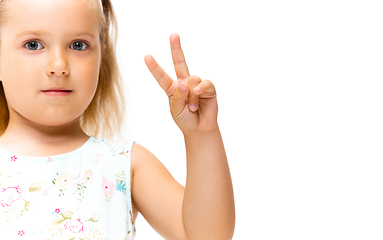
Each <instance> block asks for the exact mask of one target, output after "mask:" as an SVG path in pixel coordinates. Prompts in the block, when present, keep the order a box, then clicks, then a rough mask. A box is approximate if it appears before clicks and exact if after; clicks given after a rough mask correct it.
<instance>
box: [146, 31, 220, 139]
mask: <svg viewBox="0 0 383 240" xmlns="http://www.w3.org/2000/svg"><path fill="white" fill-rule="evenodd" d="M170 47H171V52H172V58H173V63H174V68H175V71H176V75H177V80H176V81H173V79H172V78H171V77H170V76H169V75H168V74H167V73H166V72H165V71H164V70H163V69H162V68H161V66H160V65H158V63H157V62H156V60H154V58H153V57H152V56H151V55H146V56H145V63H146V66H147V67H148V69H149V70H150V72H151V73H152V75H153V76H154V78H155V79H156V80H157V82H158V84H159V85H160V86H161V88H162V89H163V90H164V91H165V92H166V94H167V95H168V97H169V105H170V112H171V114H172V117H173V119H174V121H175V122H176V124H177V125H178V127H179V128H180V129H181V131H182V132H183V133H184V134H190V133H195V132H211V131H214V130H217V129H218V124H217V114H218V104H217V99H216V91H215V87H214V85H213V83H212V82H210V81H209V80H204V81H202V80H201V79H200V78H199V77H197V76H190V74H189V69H188V67H187V65H186V62H185V56H184V54H183V52H182V48H181V43H180V37H179V35H178V34H176V33H174V34H172V35H171V36H170Z"/></svg>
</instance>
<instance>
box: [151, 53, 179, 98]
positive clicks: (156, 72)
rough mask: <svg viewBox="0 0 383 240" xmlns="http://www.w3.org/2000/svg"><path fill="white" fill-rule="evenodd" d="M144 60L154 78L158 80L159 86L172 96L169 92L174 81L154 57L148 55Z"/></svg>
mask: <svg viewBox="0 0 383 240" xmlns="http://www.w3.org/2000/svg"><path fill="white" fill-rule="evenodd" d="M144 60H145V64H146V66H147V67H148V69H149V71H150V72H151V73H152V75H153V77H154V78H155V79H156V80H157V82H158V84H159V85H160V86H161V88H162V89H163V90H164V91H165V92H166V94H167V95H168V96H169V95H170V94H171V93H170V92H169V91H170V87H171V86H172V84H173V79H172V78H171V77H170V76H169V75H168V74H167V73H166V72H165V71H164V69H162V67H161V66H160V65H159V64H158V63H157V61H156V60H155V59H154V58H153V56H152V55H150V54H148V55H146V56H145V58H144Z"/></svg>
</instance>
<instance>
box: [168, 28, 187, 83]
mask: <svg viewBox="0 0 383 240" xmlns="http://www.w3.org/2000/svg"><path fill="white" fill-rule="evenodd" d="M170 47H171V50H172V58H173V63H174V69H175V70H176V74H177V79H180V80H184V81H186V80H187V79H188V77H190V74H189V69H188V66H187V65H186V62H185V56H184V53H183V51H182V48H181V42H180V36H179V35H178V34H177V33H173V34H172V35H171V36H170Z"/></svg>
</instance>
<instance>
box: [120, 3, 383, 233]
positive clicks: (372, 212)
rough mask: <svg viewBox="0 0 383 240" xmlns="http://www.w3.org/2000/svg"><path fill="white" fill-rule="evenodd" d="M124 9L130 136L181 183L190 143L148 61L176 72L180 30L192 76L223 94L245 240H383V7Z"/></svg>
mask: <svg viewBox="0 0 383 240" xmlns="http://www.w3.org/2000/svg"><path fill="white" fill-rule="evenodd" d="M113 3H114V8H115V10H116V13H117V18H118V23H119V30H120V31H119V34H120V35H119V45H118V57H119V62H120V67H121V71H122V74H123V77H124V80H125V87H126V94H127V97H128V101H129V107H128V108H129V110H130V112H131V114H132V116H134V117H130V125H129V126H130V130H129V134H130V136H132V137H133V138H134V139H135V140H136V141H137V142H138V143H140V144H142V145H143V146H145V147H146V148H148V149H149V150H150V151H151V152H153V153H154V154H155V155H156V156H157V157H158V158H159V159H160V160H161V161H162V162H163V163H164V165H165V166H166V167H167V168H168V169H169V171H170V172H171V173H172V175H173V176H174V177H175V178H176V180H177V181H179V182H180V183H181V184H184V183H185V176H186V160H185V150H184V141H183V137H182V134H181V132H180V130H179V129H178V128H177V126H176V125H175V124H174V122H173V120H172V118H171V116H170V113H169V108H168V100H167V97H166V95H165V93H164V92H163V91H162V89H161V88H160V87H159V86H158V84H157V83H156V81H155V79H154V78H153V77H152V76H151V74H150V72H149V71H148V70H147V69H146V66H145V63H144V60H143V58H144V56H145V54H148V53H150V54H152V55H153V56H154V57H155V58H156V59H157V61H158V62H159V63H160V64H161V65H162V66H163V68H164V69H165V70H166V71H167V72H168V73H169V74H170V75H171V76H175V73H174V69H173V66H172V60H171V55H170V47H169V36H170V35H171V34H172V33H173V32H177V33H179V34H180V36H181V44H182V47H183V49H184V53H185V56H186V60H187V63H188V65H189V70H190V72H191V74H192V75H198V76H200V77H201V78H202V79H209V80H211V81H213V82H214V84H215V85H216V88H217V92H218V95H217V96H218V101H219V108H220V111H219V124H220V128H221V132H222V134H223V138H224V142H225V146H226V151H227V155H228V159H229V164H230V168H231V172H232V178H233V184H234V192H235V200H236V211H237V222H236V232H235V235H234V239H235V240H242V239H260V240H267V239H278V240H279V239H294V240H298V239H302V240H303V239H304V240H307V239H310V240H313V239H321V240H322V239H326V240H328V239H336V240H338V239H369V240H373V239H383V231H382V230H383V189H382V186H383V184H382V183H383V171H382V170H383V168H382V167H383V164H382V159H383V153H382V150H383V147H382V144H383V127H382V126H383V114H382V107H383V82H382V80H383V73H382V72H383V71H382V70H383V67H382V64H383V34H382V31H383V17H382V16H383V14H382V12H383V11H382V10H383V8H382V5H381V1H369V0H363V1H362V0H359V1H357V0H356V1H352V0H348V1H340V0H322V1H304V0H301V1H298V0H292V1H284V0H268V1H249V0H247V1H245V0H237V1H225V0H221V1H211V0H210V1H209V0H194V1H181V0H161V1H159V0H140V1H125V0H114V1H113ZM164 221H167V219H164ZM136 224H137V238H136V239H151V240H152V239H153V240H156V239H162V238H161V237H160V236H159V235H158V234H156V233H155V232H154V230H152V229H151V227H150V226H149V225H148V224H147V223H146V221H145V219H144V218H143V217H142V216H139V217H138V220H137V223H136ZM168 224H169V227H172V223H171V222H169V223H168Z"/></svg>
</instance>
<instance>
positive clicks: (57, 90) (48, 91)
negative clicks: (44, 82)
mask: <svg viewBox="0 0 383 240" xmlns="http://www.w3.org/2000/svg"><path fill="white" fill-rule="evenodd" d="M42 92H72V90H42Z"/></svg>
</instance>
